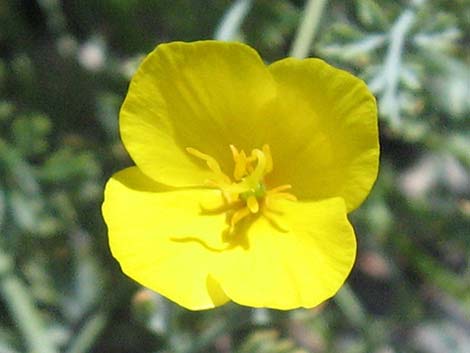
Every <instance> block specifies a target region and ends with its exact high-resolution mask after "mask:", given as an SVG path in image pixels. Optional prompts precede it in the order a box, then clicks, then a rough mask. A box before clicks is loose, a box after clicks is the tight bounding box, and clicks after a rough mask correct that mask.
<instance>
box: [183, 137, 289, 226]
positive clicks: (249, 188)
mask: <svg viewBox="0 0 470 353" xmlns="http://www.w3.org/2000/svg"><path fill="white" fill-rule="evenodd" d="M230 150H231V151H232V156H233V162H234V168H233V178H230V177H229V176H227V175H226V174H225V173H224V172H223V171H222V169H221V168H220V165H219V163H218V162H217V160H215V158H213V157H211V156H209V155H207V154H205V153H202V152H200V151H198V150H196V149H194V148H191V147H188V148H186V151H187V152H188V153H189V154H191V155H193V156H195V157H197V158H199V159H202V160H203V161H205V162H206V164H207V166H208V167H209V169H210V170H211V171H212V172H213V173H214V178H213V179H209V180H206V182H205V183H206V185H207V186H210V187H214V188H217V189H219V190H220V191H221V194H222V201H223V204H222V205H220V206H218V207H216V208H212V209H208V208H206V207H202V206H201V207H202V208H203V210H205V211H210V212H228V215H229V225H230V229H229V230H230V232H233V231H234V229H235V226H236V225H237V223H239V222H240V221H241V220H242V219H244V218H246V217H248V216H250V215H255V214H258V213H261V214H262V215H263V216H265V217H266V218H267V219H268V220H269V221H270V222H272V223H274V224H275V225H276V226H277V227H278V228H281V229H283V227H282V226H280V225H279V224H278V223H277V222H275V220H274V219H273V217H272V215H271V214H270V212H276V211H274V210H272V209H271V208H270V206H271V201H272V200H273V199H274V198H284V199H288V200H291V201H296V197H295V196H294V195H292V194H291V193H287V192H285V191H286V190H289V189H290V188H291V187H292V186H291V185H289V184H285V185H281V186H277V187H275V188H272V189H267V187H266V183H265V176H266V175H267V174H269V173H270V172H271V171H272V170H273V160H272V156H271V150H270V148H269V146H268V145H264V146H263V147H262V148H261V149H257V148H256V149H254V150H252V151H251V153H250V154H249V155H248V154H246V153H245V151H243V150H240V151H239V150H238V149H237V148H236V147H235V146H233V145H230Z"/></svg>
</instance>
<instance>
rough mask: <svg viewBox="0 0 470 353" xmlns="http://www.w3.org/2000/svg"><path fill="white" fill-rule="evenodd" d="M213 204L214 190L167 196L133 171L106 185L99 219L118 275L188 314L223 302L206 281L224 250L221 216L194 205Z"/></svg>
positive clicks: (210, 281)
mask: <svg viewBox="0 0 470 353" xmlns="http://www.w3.org/2000/svg"><path fill="white" fill-rule="evenodd" d="M201 200H207V201H208V202H216V201H217V200H220V193H219V192H218V191H215V190H184V189H183V190H179V191H171V190H168V188H166V189H165V187H162V186H161V185H159V184H157V183H155V182H154V181H152V180H151V179H149V178H148V177H146V176H144V175H143V174H142V172H140V170H139V169H138V168H136V167H132V168H128V169H125V170H123V171H121V172H119V173H117V174H116V175H114V176H113V177H112V178H111V179H110V180H109V182H108V184H107V185H106V191H105V201H104V204H103V215H104V218H105V221H106V224H107V226H108V232H109V244H110V248H111V251H112V253H113V256H114V257H115V258H116V259H117V260H118V261H119V263H120V265H121V267H122V270H123V271H124V272H125V273H126V274H127V275H128V276H129V277H131V278H133V279H135V280H136V281H137V282H139V283H141V284H142V285H144V286H146V287H148V288H151V289H153V290H155V291H156V292H159V293H161V294H162V295H164V296H166V297H168V298H169V299H171V300H173V301H175V302H177V303H178V304H180V305H182V306H184V307H186V308H189V309H193V310H196V309H207V308H212V307H215V306H218V305H221V304H224V303H225V302H227V301H228V298H227V296H226V295H225V294H224V293H223V291H222V290H221V289H220V287H219V285H218V283H217V282H216V281H215V280H214V279H213V278H212V277H211V276H210V271H211V269H212V268H213V267H214V261H215V259H216V256H217V255H218V254H219V253H220V251H221V250H222V249H223V248H224V247H226V244H225V243H223V242H222V234H221V233H222V230H223V229H225V228H226V226H227V225H226V222H225V216H224V215H223V214H205V215H202V214H201V207H200V201H201Z"/></svg>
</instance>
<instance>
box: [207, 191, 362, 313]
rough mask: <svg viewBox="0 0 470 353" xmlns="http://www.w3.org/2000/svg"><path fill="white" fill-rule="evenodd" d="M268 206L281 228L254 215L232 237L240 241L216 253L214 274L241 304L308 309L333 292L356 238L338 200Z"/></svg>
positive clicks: (346, 270) (342, 277)
mask: <svg viewBox="0 0 470 353" xmlns="http://www.w3.org/2000/svg"><path fill="white" fill-rule="evenodd" d="M273 203H274V202H273ZM274 206H275V207H276V209H277V212H272V213H271V215H272V216H273V219H274V220H275V219H276V218H279V217H280V218H281V220H282V222H285V225H287V230H282V229H281V228H279V227H277V226H275V225H274V223H273V222H272V221H269V220H267V219H266V218H265V217H260V218H259V219H258V220H256V221H255V222H253V224H251V226H249V227H247V228H246V233H245V234H243V233H241V234H237V235H236V236H238V237H242V239H243V241H241V240H240V245H238V246H235V247H233V248H232V249H230V250H228V251H225V252H223V253H222V254H220V258H221V260H220V266H218V267H217V268H214V277H215V279H216V280H217V281H218V282H219V283H220V285H221V287H222V289H223V291H224V292H225V293H226V294H227V296H228V297H230V299H232V300H233V301H235V302H237V303H239V304H242V305H247V306H254V307H269V308H275V309H294V308H298V307H306V308H311V307H314V306H316V305H318V304H320V303H321V302H323V301H325V300H326V299H328V298H330V297H331V296H333V295H334V294H335V293H336V292H337V291H338V289H339V288H340V287H341V285H342V284H343V283H344V281H345V279H346V277H347V276H348V274H349V272H350V270H351V268H352V266H353V263H354V259H355V254H356V241H355V236H354V231H353V229H352V227H351V225H350V224H349V222H348V220H347V218H346V207H345V204H344V201H343V200H342V199H341V198H334V199H328V200H323V201H319V202H309V203H301V202H291V201H286V200H276V201H275V205H274ZM279 212H282V215H281V214H279Z"/></svg>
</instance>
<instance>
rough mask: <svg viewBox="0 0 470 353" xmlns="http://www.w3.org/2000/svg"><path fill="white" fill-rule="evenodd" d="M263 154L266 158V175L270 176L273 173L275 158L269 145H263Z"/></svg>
mask: <svg viewBox="0 0 470 353" xmlns="http://www.w3.org/2000/svg"><path fill="white" fill-rule="evenodd" d="M263 153H264V155H265V156H266V174H269V173H271V172H272V171H273V156H272V155H271V149H270V148H269V145H263Z"/></svg>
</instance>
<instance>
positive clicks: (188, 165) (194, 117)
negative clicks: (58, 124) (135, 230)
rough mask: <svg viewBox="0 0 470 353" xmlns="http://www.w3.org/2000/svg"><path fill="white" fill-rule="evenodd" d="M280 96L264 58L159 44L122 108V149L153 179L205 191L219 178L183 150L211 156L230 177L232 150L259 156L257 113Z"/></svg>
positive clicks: (239, 49)
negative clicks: (205, 185) (206, 182)
mask: <svg viewBox="0 0 470 353" xmlns="http://www.w3.org/2000/svg"><path fill="white" fill-rule="evenodd" d="M275 90H276V86H275V83H274V80H273V78H272V76H271V75H270V73H269V71H268V69H267V67H266V66H265V65H264V64H263V62H262V60H261V58H260V57H259V56H258V54H257V53H256V51H254V50H253V49H251V48H250V47H248V46H246V45H244V44H241V43H224V42H217V41H200V42H193V43H183V42H173V43H169V44H160V45H159V46H158V47H157V48H156V49H155V50H154V51H153V52H152V53H151V54H150V55H149V56H148V57H147V58H146V59H145V60H144V62H143V63H142V65H141V66H140V68H139V69H138V71H137V73H136V74H135V76H134V77H133V79H132V82H131V84H130V88H129V92H128V95H127V97H126V99H125V101H124V104H123V106H122V109H121V112H120V128H121V135H122V139H123V142H124V145H125V146H126V148H127V150H128V152H129V154H130V155H131V157H132V159H133V160H134V161H135V163H136V164H137V166H138V167H139V168H140V169H141V170H142V171H143V172H144V173H145V174H146V175H148V176H149V177H151V178H152V179H154V180H156V181H158V182H160V183H163V184H166V185H171V186H195V185H201V184H202V183H203V182H204V180H205V179H208V178H209V179H210V178H212V177H213V174H212V173H211V172H210V171H209V170H208V168H207V167H206V166H205V164H204V163H201V161H200V160H198V159H195V158H194V157H192V156H190V155H189V154H188V153H187V152H186V150H185V148H186V147H192V148H195V149H197V150H199V151H201V152H203V153H206V154H209V155H211V156H212V157H214V158H215V159H216V160H217V161H219V163H220V164H221V166H222V169H225V172H226V173H231V168H232V165H233V163H232V162H231V154H230V150H229V144H234V145H236V146H237V147H239V148H245V149H247V150H251V148H253V147H252V146H253V143H256V142H257V140H256V137H257V131H256V128H255V126H256V121H257V119H260V118H261V116H260V114H258V113H259V110H260V109H261V107H262V106H264V105H265V104H266V103H267V102H268V101H269V100H271V99H272V98H273V97H274V96H275ZM227 169H228V170H227Z"/></svg>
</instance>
